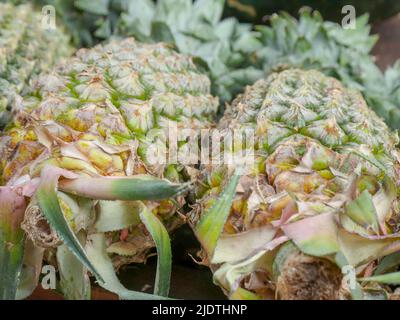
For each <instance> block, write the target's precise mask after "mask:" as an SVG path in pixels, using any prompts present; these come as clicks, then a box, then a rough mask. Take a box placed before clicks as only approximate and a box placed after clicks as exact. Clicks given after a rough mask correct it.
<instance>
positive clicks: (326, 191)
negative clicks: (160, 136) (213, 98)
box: [190, 69, 400, 299]
mask: <svg viewBox="0 0 400 320" xmlns="http://www.w3.org/2000/svg"><path fill="white" fill-rule="evenodd" d="M218 129H219V130H220V132H221V133H222V136H223V137H224V138H225V140H224V142H223V144H222V146H223V151H224V157H226V155H227V154H228V155H231V156H236V157H237V159H239V156H242V157H243V154H244V153H243V152H244V151H247V155H250V156H253V159H252V160H253V161H252V162H251V163H250V165H248V166H246V167H245V168H244V169H242V170H245V171H243V172H242V173H240V172H237V171H235V168H236V169H237V168H238V167H240V165H235V163H234V162H233V163H230V164H229V163H228V164H224V163H223V164H214V165H213V164H212V163H211V164H210V165H204V166H203V171H202V178H201V179H200V183H199V185H198V190H197V194H198V197H199V202H198V205H197V207H196V209H195V210H194V211H193V213H192V214H191V218H190V220H191V224H192V226H193V228H194V230H195V233H196V235H197V237H198V239H199V240H200V242H201V244H202V246H203V254H202V257H203V261H204V262H205V263H207V264H209V266H210V268H211V269H212V271H213V273H214V282H215V283H216V284H218V285H219V286H220V287H221V288H222V289H223V290H224V292H225V293H226V294H227V295H228V297H229V298H231V299H270V298H280V299H339V298H343V299H345V298H349V296H352V297H353V298H371V297H375V298H378V297H380V298H382V297H384V298H388V297H392V298H394V297H395V296H396V295H395V294H394V292H393V289H392V288H391V287H389V286H388V285H387V284H388V283H392V284H398V279H399V273H396V272H394V273H392V271H395V270H396V269H397V266H398V265H399V263H398V260H397V262H396V260H394V258H395V255H398V250H399V249H398V245H397V242H398V240H399V237H400V233H399V231H400V219H399V216H400V215H399V206H398V188H399V172H400V171H399V169H400V164H399V159H400V158H399V155H400V154H399V151H398V150H397V149H396V145H397V143H398V137H397V135H396V134H394V133H392V132H390V130H389V129H388V128H387V126H386V125H385V124H384V123H383V121H382V120H381V119H380V118H379V117H378V116H377V115H376V114H375V113H374V112H373V111H372V110H370V109H369V108H368V107H367V105H366V103H365V101H364V99H363V98H362V96H361V94H360V93H359V92H357V91H355V90H350V89H347V88H345V87H343V85H342V84H341V83H340V82H339V81H338V80H336V79H334V78H330V77H326V76H324V75H323V74H322V73H320V72H317V71H303V70H300V69H289V70H286V71H282V72H280V73H273V74H272V75H270V76H269V77H268V78H267V79H266V80H259V81H258V82H256V83H255V84H254V85H252V86H249V87H247V88H246V90H245V92H244V93H243V94H242V95H240V96H238V97H237V98H236V99H235V100H234V102H233V103H232V105H231V106H230V107H228V108H227V110H226V111H225V115H224V116H223V118H222V119H221V121H220V122H219V126H218ZM245 130H252V131H251V132H253V133H254V144H253V145H254V148H253V147H252V144H250V145H245V144H244V143H243V141H242V140H239V141H238V140H233V144H232V143H231V142H232V141H231V140H230V139H227V140H226V137H227V136H229V133H230V132H231V131H236V134H238V132H239V133H240V132H245ZM217 159H219V158H217ZM225 159H229V158H225ZM250 159H251V158H250ZM236 163H238V162H236ZM232 175H233V176H232ZM228 176H231V177H232V178H231V181H230V182H228V181H229V179H227V178H226V177H228ZM393 255H394V256H393ZM390 261H391V262H390ZM353 268H354V269H353ZM353 270H354V272H353V273H352V271H353ZM342 272H343V273H344V274H342ZM375 276H376V277H375ZM356 277H357V280H358V281H359V282H357V280H356ZM349 283H350V284H352V285H351V286H349ZM380 283H384V284H380Z"/></svg>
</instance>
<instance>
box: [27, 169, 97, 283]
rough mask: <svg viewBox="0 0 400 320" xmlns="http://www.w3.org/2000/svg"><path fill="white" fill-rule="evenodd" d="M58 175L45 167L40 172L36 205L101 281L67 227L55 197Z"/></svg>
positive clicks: (56, 171) (56, 170)
mask: <svg viewBox="0 0 400 320" xmlns="http://www.w3.org/2000/svg"><path fill="white" fill-rule="evenodd" d="M59 176H60V173H59V171H58V168H54V167H45V168H43V170H42V175H41V182H40V184H39V187H38V188H37V190H36V194H35V196H36V199H37V203H38V205H39V207H40V209H41V211H42V213H43V215H44V216H45V217H46V219H47V221H48V222H49V224H50V226H51V227H53V228H54V230H56V232H57V234H58V235H59V236H60V238H61V239H62V240H63V241H64V244H65V245H67V246H68V248H69V249H70V250H71V251H72V252H73V253H74V254H75V255H76V257H77V258H78V259H79V260H80V261H81V263H82V264H83V265H84V266H86V267H87V268H88V269H89V270H90V272H92V273H93V274H94V275H95V276H96V278H98V279H101V276H100V274H99V273H98V272H97V271H96V269H95V268H94V266H93V265H92V264H91V263H90V261H89V259H88V258H87V256H86V253H85V251H84V250H83V248H82V245H81V244H80V242H79V240H78V238H77V237H76V235H75V234H74V233H73V231H72V230H71V228H70V227H69V225H68V223H67V220H66V219H65V217H64V214H63V212H62V210H61V207H60V204H59V202H58V197H57V182H58V179H59Z"/></svg>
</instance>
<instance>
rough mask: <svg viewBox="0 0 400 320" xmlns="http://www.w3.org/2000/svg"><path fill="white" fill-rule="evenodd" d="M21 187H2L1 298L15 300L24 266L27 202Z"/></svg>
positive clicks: (0, 240)
mask: <svg viewBox="0 0 400 320" xmlns="http://www.w3.org/2000/svg"><path fill="white" fill-rule="evenodd" d="M21 193H22V190H21V188H13V187H0V300H14V299H15V298H16V292H17V287H18V282H19V276H20V272H21V268H22V259H23V254H24V232H23V230H22V229H21V227H20V226H21V222H22V220H23V217H24V213H25V209H26V203H25V198H24V197H23V196H22V195H21Z"/></svg>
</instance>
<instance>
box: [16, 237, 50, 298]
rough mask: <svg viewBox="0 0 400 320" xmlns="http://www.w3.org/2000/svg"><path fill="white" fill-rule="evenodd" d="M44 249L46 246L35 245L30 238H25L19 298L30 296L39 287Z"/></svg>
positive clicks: (18, 290)
mask: <svg viewBox="0 0 400 320" xmlns="http://www.w3.org/2000/svg"><path fill="white" fill-rule="evenodd" d="M44 251H45V249H44V248H40V247H37V246H35V245H34V244H33V242H32V241H31V240H30V239H29V238H27V239H26V240H25V250H24V259H23V262H22V270H21V276H20V279H19V283H18V289H17V295H16V298H17V299H18V300H22V299H26V298H27V297H29V296H30V295H31V294H32V292H33V290H35V288H36V287H37V285H38V283H39V277H40V274H41V271H42V263H43V254H44Z"/></svg>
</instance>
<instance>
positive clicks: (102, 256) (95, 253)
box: [85, 233, 169, 300]
mask: <svg viewBox="0 0 400 320" xmlns="http://www.w3.org/2000/svg"><path fill="white" fill-rule="evenodd" d="M85 249H86V252H87V255H88V257H89V259H90V261H91V262H92V263H93V265H94V266H95V267H96V269H97V270H99V272H100V274H101V276H102V279H104V282H103V281H100V282H99V285H100V286H102V287H103V288H104V289H106V290H108V291H111V292H113V293H115V294H117V295H118V296H119V297H120V299H124V300H159V299H169V298H166V297H162V296H156V295H152V294H147V293H143V292H136V291H131V290H128V289H126V288H125V287H124V286H123V285H122V284H121V283H120V281H119V279H118V277H117V275H116V274H115V270H114V267H113V264H112V261H111V259H110V257H109V256H108V254H107V252H106V240H105V237H104V234H102V233H96V234H91V235H90V236H89V237H88V240H87V242H86V247H85Z"/></svg>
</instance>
